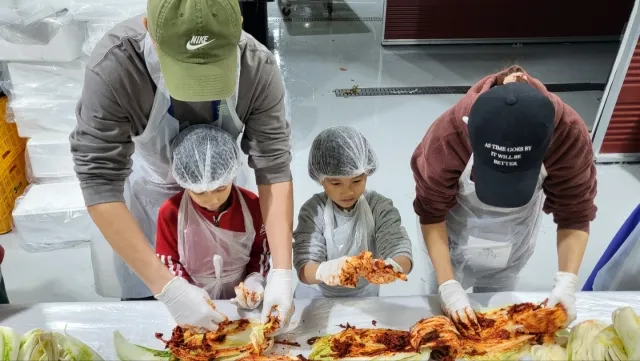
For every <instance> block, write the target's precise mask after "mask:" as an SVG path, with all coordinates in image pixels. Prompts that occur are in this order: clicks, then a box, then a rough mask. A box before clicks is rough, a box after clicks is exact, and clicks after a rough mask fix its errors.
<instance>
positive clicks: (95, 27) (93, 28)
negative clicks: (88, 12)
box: [82, 20, 120, 56]
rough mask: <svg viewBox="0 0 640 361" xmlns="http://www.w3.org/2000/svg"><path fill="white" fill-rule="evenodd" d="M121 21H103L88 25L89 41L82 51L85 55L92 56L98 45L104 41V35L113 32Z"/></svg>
mask: <svg viewBox="0 0 640 361" xmlns="http://www.w3.org/2000/svg"><path fill="white" fill-rule="evenodd" d="M119 22H120V20H102V21H91V22H88V23H87V39H86V40H85V41H84V44H82V51H83V52H84V53H85V55H87V56H88V55H91V52H92V51H93V48H95V47H96V44H98V42H99V41H100V39H102V37H103V36H104V34H106V33H107V31H109V30H111V28H113V27H114V26H116V24H117V23H119Z"/></svg>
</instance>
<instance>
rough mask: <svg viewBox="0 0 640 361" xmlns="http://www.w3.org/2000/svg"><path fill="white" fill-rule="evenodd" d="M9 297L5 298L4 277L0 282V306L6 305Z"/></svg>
mask: <svg viewBox="0 0 640 361" xmlns="http://www.w3.org/2000/svg"><path fill="white" fill-rule="evenodd" d="M8 304H9V297H8V296H7V288H6V287H5V286H4V277H3V278H2V280H1V281H0V305H8Z"/></svg>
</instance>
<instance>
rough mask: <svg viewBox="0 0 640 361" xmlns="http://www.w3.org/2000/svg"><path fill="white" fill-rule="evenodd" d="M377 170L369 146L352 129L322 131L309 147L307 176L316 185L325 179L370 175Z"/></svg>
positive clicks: (356, 131) (376, 164)
mask: <svg viewBox="0 0 640 361" xmlns="http://www.w3.org/2000/svg"><path fill="white" fill-rule="evenodd" d="M377 168H378V158H377V157H376V154H375V153H374V152H373V149H372V148H371V145H370V144H369V142H368V141H367V139H366V138H365V137H364V135H363V134H362V133H360V132H359V131H358V130H357V129H355V128H353V127H347V126H337V127H331V128H328V129H325V130H324V131H322V132H321V133H320V134H318V136H317V137H316V139H314V140H313V144H311V151H310V152H309V176H310V177H311V179H313V180H315V181H316V182H318V183H322V181H323V180H324V179H325V178H327V177H335V178H338V177H357V176H359V175H361V174H367V175H371V174H373V173H374V172H375V171H376V169H377Z"/></svg>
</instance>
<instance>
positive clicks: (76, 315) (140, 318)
mask: <svg viewBox="0 0 640 361" xmlns="http://www.w3.org/2000/svg"><path fill="white" fill-rule="evenodd" d="M546 296H547V294H546V293H528V292H505V293H498V294H472V295H471V300H472V305H473V306H474V307H476V308H494V307H499V306H503V305H506V304H511V303H517V302H541V301H542V300H544V298H545V297H546ZM216 306H217V308H218V309H219V310H220V311H221V312H223V313H225V314H227V315H228V316H229V317H230V318H237V317H240V316H242V317H248V318H259V316H260V312H259V311H258V310H254V311H251V312H247V313H242V315H239V314H238V312H237V310H236V307H235V306H233V305H231V304H230V303H229V302H228V301H216ZM576 306H577V310H578V320H577V322H580V321H584V320H587V319H595V320H600V321H604V322H607V323H611V313H612V312H613V310H615V309H616V308H618V307H622V306H632V307H634V308H635V309H636V310H637V311H638V310H640V293H639V292H587V293H578V295H577V304H576ZM295 308H296V312H295V314H294V315H293V318H292V321H291V325H290V328H289V332H287V333H286V334H284V335H283V336H282V339H286V340H287V341H297V342H298V343H300V345H301V347H292V346H276V348H274V351H276V352H282V353H290V354H292V355H298V354H302V355H305V356H307V355H308V354H309V352H310V350H311V346H309V345H307V340H308V339H309V338H311V337H316V336H322V335H325V334H328V333H336V332H340V331H341V330H342V329H341V328H340V326H339V325H340V324H345V323H347V322H349V324H351V325H353V326H356V327H362V328H365V327H367V328H372V327H374V326H373V325H372V321H373V320H375V321H376V326H375V327H379V328H394V329H405V330H407V329H409V328H410V327H411V326H412V325H413V324H414V323H415V322H417V321H418V320H420V319H421V318H423V317H431V316H434V315H438V314H441V312H440V311H439V309H440V306H439V301H438V298H437V296H428V297H392V298H391V297H390V298H383V297H376V298H359V299H314V300H295ZM389 310H393V312H389ZM0 319H2V325H3V326H9V327H13V328H15V329H16V330H17V331H18V332H22V333H24V332H27V331H29V330H30V329H32V328H34V327H41V328H46V329H49V330H56V331H62V330H63V329H64V328H65V327H66V328H67V332H68V333H69V334H71V335H73V336H75V337H77V338H79V339H80V340H82V341H84V342H86V343H87V344H88V345H89V346H91V347H93V348H94V349H95V350H96V351H97V352H98V353H99V354H100V355H101V356H102V357H104V359H105V360H117V357H116V355H115V350H114V349H113V332H114V331H116V330H119V331H120V332H121V333H122V334H123V335H124V336H125V337H126V338H128V339H129V340H131V341H132V342H134V343H138V344H141V345H144V346H148V347H153V348H162V347H163V344H162V343H161V342H160V341H158V340H157V339H156V338H155V333H156V332H160V333H164V335H165V336H167V337H169V335H170V334H171V330H172V328H173V326H174V322H173V320H172V319H171V317H170V315H169V312H168V311H167V309H166V308H165V306H164V305H162V304H161V303H159V302H151V301H143V302H112V303H80V302H77V303H52V304H38V305H34V306H17V305H6V306H0Z"/></svg>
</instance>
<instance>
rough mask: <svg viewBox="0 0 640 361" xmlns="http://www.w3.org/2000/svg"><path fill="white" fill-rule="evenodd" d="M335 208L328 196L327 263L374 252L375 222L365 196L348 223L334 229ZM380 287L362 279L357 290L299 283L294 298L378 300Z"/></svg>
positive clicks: (326, 216)
mask: <svg viewBox="0 0 640 361" xmlns="http://www.w3.org/2000/svg"><path fill="white" fill-rule="evenodd" d="M334 210H335V205H334V204H333V202H332V201H331V199H330V198H328V197H327V203H325V206H324V232H323V236H324V239H325V242H326V247H327V260H333V259H337V258H340V257H342V256H357V255H359V254H360V253H361V252H362V251H372V252H375V250H374V249H371V248H373V247H374V246H375V242H370V240H371V239H372V237H373V232H374V227H375V221H374V219H373V214H372V213H371V208H370V207H369V203H368V202H367V200H366V199H365V196H364V194H363V195H362V196H360V199H358V203H357V204H356V206H355V208H354V209H353V211H352V212H354V215H353V217H351V218H350V219H349V220H348V221H347V222H346V223H345V224H343V225H341V226H339V227H336V226H335V212H334ZM379 291H380V287H379V286H377V285H373V284H370V283H368V282H366V281H365V280H362V279H361V280H360V281H359V282H358V285H357V286H356V288H353V289H351V288H345V287H338V286H334V287H332V286H327V285H325V284H319V285H305V284H303V283H299V284H298V286H297V287H296V291H295V294H294V297H296V298H319V297H375V296H378V293H379Z"/></svg>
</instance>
